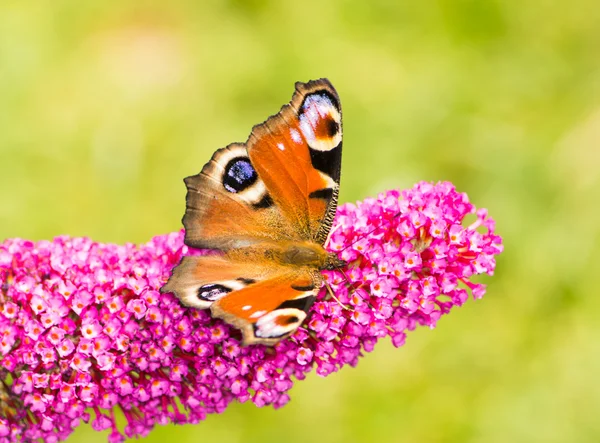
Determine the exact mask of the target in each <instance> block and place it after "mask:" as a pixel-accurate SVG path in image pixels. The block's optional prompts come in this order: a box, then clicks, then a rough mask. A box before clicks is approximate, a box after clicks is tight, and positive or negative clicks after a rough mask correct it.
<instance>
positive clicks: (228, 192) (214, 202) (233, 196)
mask: <svg viewBox="0 0 600 443" xmlns="http://www.w3.org/2000/svg"><path fill="white" fill-rule="evenodd" d="M185 184H186V186H187V189H188V192H187V197H186V210H185V215H184V217H183V225H184V227H185V244H187V245H188V246H192V247H194V248H198V249H221V250H229V249H233V248H240V247H246V246H250V245H252V244H256V243H261V242H262V243H264V242H269V241H276V240H281V239H290V240H291V239H295V238H296V233H295V230H294V229H293V228H292V227H291V225H290V222H289V221H288V220H287V219H286V218H284V217H283V216H282V214H281V211H280V210H279V209H278V208H277V207H276V206H274V205H273V201H272V199H271V197H270V194H269V193H268V192H267V189H266V188H265V184H264V182H263V181H262V180H261V178H260V177H259V176H258V175H257V173H256V171H255V170H254V168H253V166H252V164H251V163H250V159H249V158H248V152H247V150H246V146H245V145H244V144H240V143H234V144H232V145H229V146H227V147H226V148H223V149H219V150H218V151H217V152H215V153H214V155H213V156H212V158H211V159H210V161H209V162H208V163H207V164H206V165H204V167H203V168H202V171H201V172H200V173H199V174H197V175H194V176H192V177H187V178H186V179H185Z"/></svg>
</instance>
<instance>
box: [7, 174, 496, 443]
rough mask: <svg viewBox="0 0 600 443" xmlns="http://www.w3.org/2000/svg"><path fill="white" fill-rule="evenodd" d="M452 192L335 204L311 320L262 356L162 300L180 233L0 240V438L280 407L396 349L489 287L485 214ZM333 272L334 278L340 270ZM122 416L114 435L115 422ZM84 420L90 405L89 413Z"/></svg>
mask: <svg viewBox="0 0 600 443" xmlns="http://www.w3.org/2000/svg"><path fill="white" fill-rule="evenodd" d="M475 212H476V209H475V207H474V206H473V205H472V204H471V203H470V202H469V200H468V198H467V196H466V195H465V194H462V193H459V192H457V191H456V190H455V189H454V186H453V185H452V184H450V183H447V182H443V183H438V184H432V183H425V182H421V183H418V184H416V185H415V186H414V187H413V188H412V189H408V190H404V191H398V190H392V191H388V192H384V193H381V194H379V195H378V196H377V198H369V199H366V200H365V201H363V202H358V203H356V204H346V205H342V206H340V207H339V208H338V211H337V215H336V218H335V220H334V223H333V227H332V232H331V236H330V242H329V243H328V245H327V248H328V250H329V251H335V252H336V253H337V254H338V255H339V257H340V258H341V259H344V260H346V261H348V266H347V267H346V268H344V269H343V270H336V271H324V272H323V274H324V276H325V277H326V278H327V282H328V284H329V285H330V286H331V288H332V290H333V292H334V294H335V295H336V298H337V299H338V300H339V301H340V302H341V303H342V304H343V306H341V305H340V302H338V301H337V300H334V299H333V298H331V299H330V296H329V294H328V292H327V291H326V290H325V289H324V288H323V289H322V290H321V291H320V293H319V294H318V296H317V300H316V302H315V303H314V304H313V305H312V307H311V308H310V311H309V318H308V320H306V321H305V322H304V324H303V325H302V326H301V327H300V328H299V329H298V330H297V331H296V333H294V334H293V335H292V336H291V337H289V338H287V339H285V340H282V341H281V342H279V343H278V344H277V345H275V346H274V347H273V348H266V347H265V346H258V345H254V346H241V344H240V341H239V338H240V332H239V331H238V330H236V329H235V328H233V327H230V326H229V325H227V324H225V323H223V322H222V321H221V320H216V319H213V318H212V317H211V315H210V311H208V310H198V309H194V308H188V307H185V306H183V305H182V304H181V303H180V302H179V300H177V299H176V298H175V297H174V296H172V295H171V294H160V293H159V289H160V287H161V286H162V285H163V284H164V283H165V282H166V280H167V278H168V276H169V274H170V273H171V271H172V269H173V267H174V266H175V265H176V264H177V263H179V262H180V260H181V258H182V257H183V256H184V255H186V254H197V253H201V252H198V251H191V250H190V248H188V247H187V246H184V245H183V232H175V233H171V234H166V235H161V236H157V237H154V238H153V239H152V240H150V241H149V242H148V243H146V244H142V245H133V244H126V245H114V244H102V243H98V242H94V241H92V240H90V239H87V238H70V237H67V236H61V237H57V238H55V239H54V240H52V241H40V242H32V241H28V240H23V239H8V240H5V241H4V242H3V243H0V354H1V355H0V362H1V365H2V366H1V367H2V370H1V371H0V411H10V414H7V415H6V416H5V415H2V416H0V443H8V442H9V441H11V442H12V441H15V442H25V441H33V440H39V441H45V442H58V441H64V440H65V439H67V438H68V436H69V435H70V434H71V433H72V432H73V430H74V429H75V428H76V427H77V426H79V424H80V423H82V422H87V421H88V420H91V423H92V427H93V428H94V429H95V430H98V431H103V430H104V431H105V432H106V433H107V438H108V441H111V442H121V441H123V440H124V439H125V438H138V437H142V436H145V435H147V434H148V433H149V432H150V431H151V430H152V428H153V427H154V426H156V425H164V424H167V423H170V422H173V423H179V424H182V423H198V422H199V421H202V420H204V419H205V418H206V416H207V413H209V412H216V413H218V412H222V411H224V410H225V409H226V408H227V406H228V405H229V404H230V403H231V402H233V401H238V402H246V401H249V400H252V401H253V402H254V404H255V405H256V406H259V407H262V406H267V405H272V406H273V407H275V408H279V407H282V406H284V405H285V404H286V403H287V402H288V401H289V399H290V397H289V391H290V389H291V388H292V386H293V384H294V381H295V380H302V379H304V378H305V377H306V376H307V374H308V373H309V372H316V373H317V375H319V376H323V377H325V376H327V375H329V374H332V373H334V372H337V371H338V370H340V369H341V368H343V367H345V366H355V365H356V364H358V362H359V361H360V360H361V358H362V357H363V356H364V355H366V354H367V353H369V352H371V351H373V349H374V347H375V345H376V343H377V342H378V341H379V340H380V339H382V338H385V337H390V339H391V341H392V344H393V345H394V346H396V347H400V346H403V345H404V343H405V342H406V339H407V335H410V334H408V333H409V332H410V331H412V330H414V329H415V327H416V326H419V325H421V326H427V327H429V328H433V327H435V325H436V324H437V322H438V321H439V320H440V318H441V317H442V316H443V315H445V314H447V313H449V312H450V311H451V310H452V309H453V308H455V307H457V306H461V305H462V304H463V303H465V302H467V301H468V299H469V298H470V297H472V298H474V299H478V298H481V297H482V296H483V295H484V293H485V289H486V286H485V285H484V284H481V283H475V282H473V281H471V277H472V276H475V275H477V274H488V275H492V274H493V272H494V270H495V267H496V256H497V255H498V254H499V253H500V252H502V249H503V245H502V239H501V238H500V237H499V236H498V235H496V234H495V232H494V229H495V223H494V221H493V219H491V218H490V217H489V215H488V213H487V211H484V210H479V211H477V212H476V214H477V221H476V222H475V223H474V224H472V225H471V226H469V227H468V228H467V227H465V226H464V225H463V220H464V218H465V216H466V215H468V214H472V213H475ZM342 271H343V272H342ZM116 409H119V410H120V411H122V414H123V416H124V420H125V421H126V424H125V426H124V428H121V427H120V426H118V424H117V423H116V422H115V418H114V417H115V410H116ZM86 411H89V412H91V415H92V417H90V414H89V413H88V412H86Z"/></svg>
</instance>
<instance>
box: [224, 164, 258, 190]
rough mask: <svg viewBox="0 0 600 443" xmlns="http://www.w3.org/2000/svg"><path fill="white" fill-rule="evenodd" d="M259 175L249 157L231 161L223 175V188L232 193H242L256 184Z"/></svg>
mask: <svg viewBox="0 0 600 443" xmlns="http://www.w3.org/2000/svg"><path fill="white" fill-rule="evenodd" d="M257 179H258V175H257V174H256V171H255V170H254V168H253V167H252V164H251V163H250V160H249V159H248V158H247V157H236V158H232V159H231V160H229V162H228V163H227V166H225V172H224V174H223V186H224V187H225V189H226V190H227V191H229V192H232V193H237V192H241V191H243V190H245V189H247V188H248V187H250V186H252V185H253V184H254V183H256V180H257Z"/></svg>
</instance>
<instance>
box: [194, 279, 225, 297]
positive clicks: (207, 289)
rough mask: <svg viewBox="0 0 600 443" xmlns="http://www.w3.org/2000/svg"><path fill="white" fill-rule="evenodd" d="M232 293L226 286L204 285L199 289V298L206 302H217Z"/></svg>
mask: <svg viewBox="0 0 600 443" xmlns="http://www.w3.org/2000/svg"><path fill="white" fill-rule="evenodd" d="M229 292H231V289H229V288H228V287H226V286H223V285H219V284H216V283H213V284H208V285H204V286H201V287H199V288H198V294H197V295H198V298H199V299H200V300H204V301H216V300H218V299H220V298H221V297H223V296H225V295H226V294H227V293H229Z"/></svg>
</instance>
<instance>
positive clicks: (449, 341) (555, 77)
mask: <svg viewBox="0 0 600 443" xmlns="http://www.w3.org/2000/svg"><path fill="white" fill-rule="evenodd" d="M599 23H600V5H599V4H598V2H597V0H571V1H569V2H556V1H551V0H539V1H530V2H526V1H522V0H520V1H517V0H507V1H491V0H487V1H476V0H458V1H450V0H445V1H444V0H438V1H432V2H416V1H409V0H405V1H398V2H393V1H381V0H376V1H349V0H337V1H325V0H321V1H316V0H303V1H295V2H288V1H286V2H282V1H275V0H272V1H268V0H253V1H248V2H244V1H241V0H237V1H233V0H232V1H217V0H213V1H206V2H199V1H191V0H190V1H185V0H172V1H169V2H159V1H142V0H135V1H125V2H111V1H109V2H81V1H76V0H52V1H49V0H47V1H42V0H39V1H22V0H21V1H16V0H4V1H3V2H2V4H1V5H0V103H1V105H0V238H4V237H16V236H19V237H25V238H30V239H42V238H51V237H53V236H55V235H58V234H70V235H75V236H76V235H86V236H90V237H92V238H94V239H96V240H98V241H105V242H109V241H110V242H118V243H122V242H126V241H134V242H144V241H146V240H148V239H149V238H150V237H151V236H153V235H156V234H161V233H165V232H170V231H173V230H176V229H179V228H180V219H181V216H182V214H183V210H184V194H185V188H184V185H183V183H182V178H183V177H184V176H187V175H191V174H195V173H197V172H198V171H199V169H200V168H201V167H202V165H203V164H204V163H205V162H206V161H207V160H208V158H209V156H210V155H211V154H212V152H213V151H214V150H215V149H217V148H220V147H222V146H224V145H226V144H227V143H229V142H232V141H244V140H245V139H246V137H247V136H248V134H249V131H250V128H251V127H252V125H254V124H256V123H259V122H261V121H263V120H264V119H265V118H266V117H267V116H268V115H270V114H273V113H274V112H276V111H277V110H278V109H279V107H280V106H281V105H282V104H283V103H285V102H287V101H288V100H289V99H290V97H291V94H292V91H293V84H294V82H295V81H297V80H302V81H306V80H309V79H313V78H318V77H324V76H326V77H328V78H330V79H331V81H332V82H333V84H334V85H335V86H336V88H337V89H338V92H339V94H340V96H341V98H342V103H343V108H344V132H345V133H344V136H345V139H344V140H345V141H344V161H343V173H342V191H341V201H354V200H357V199H362V198H364V197H366V196H369V195H374V194H375V193H377V192H378V191H382V190H384V189H387V188H391V187H409V186H411V185H412V184H413V183H414V182H415V181H418V180H435V181H437V180H450V181H452V182H454V183H455V184H456V186H457V187H458V189H459V190H461V191H465V192H467V193H468V194H469V196H470V198H471V201H473V202H474V203H475V204H476V205H477V206H478V207H487V208H488V209H489V210H490V213H491V215H492V216H493V217H494V218H495V219H496V220H497V222H498V232H499V233H500V234H501V235H502V236H503V238H504V241H505V246H506V251H505V253H504V254H503V255H502V256H501V258H500V259H499V261H498V269H497V273H496V276H494V277H493V278H486V279H483V280H482V281H484V282H486V283H488V284H489V289H488V293H487V295H486V296H485V298H484V299H483V300H481V301H477V302H469V303H467V304H466V305H465V306H464V307H463V308H461V309H459V310H457V311H455V312H454V313H453V314H452V315H451V316H449V317H447V318H444V319H442V320H441V321H440V323H439V326H438V327H437V329H436V330H434V331H431V330H428V329H422V330H418V331H415V332H414V333H412V334H410V335H409V338H408V341H407V344H406V346H405V347H404V348H402V349H393V348H392V346H391V345H390V344H389V343H387V342H386V343H381V344H380V345H379V346H378V349H377V350H376V351H375V352H374V353H373V354H370V355H368V356H367V357H366V358H364V359H363V361H362V362H361V363H360V365H359V366H358V367H357V368H355V369H351V368H345V369H344V370H342V371H341V372H339V373H337V374H334V375H331V376H329V377H327V378H325V379H322V378H320V377H318V376H316V375H315V374H311V375H310V376H309V377H308V379H307V380H306V381H304V382H300V383H297V384H296V385H295V387H294V388H293V390H292V391H291V395H292V402H291V403H290V404H289V405H287V406H286V407H285V408H283V409H281V410H278V411H274V410H273V409H271V408H264V409H258V408H256V407H255V406H253V405H252V404H243V405H240V404H234V405H232V406H231V407H230V408H229V409H228V410H227V411H226V412H225V413H223V414H222V415H219V416H217V415H214V416H209V417H208V419H207V420H206V421H205V422H204V423H202V424H199V425H197V426H192V425H188V426H179V427H175V426H167V427H162V428H157V429H156V430H155V431H154V432H153V433H151V435H150V437H149V438H148V439H147V440H145V441H148V442H163V441H177V442H178V443H184V442H197V441H206V442H210V441H221V442H227V443H229V442H248V441H261V442H282V441H284V442H290V443H291V442H305V441H327V442H366V441H377V442H407V443H412V442H419V443H421V442H425V443H429V442H432V443H438V442H440V443H441V442H469V443H475V442H477V443H479V442H481V443H484V442H485V443H496V442H497V443H504V442H527V443H529V442H561V443H562V442H578V443H579V442H598V441H600V414H599V412H600V387H599V386H600V385H599V384H598V382H597V380H598V376H599V375H600V352H599V351H600V345H599V343H600V324H599V323H600V322H599V321H598V309H599V308H600V300H599V297H598V291H597V289H596V288H597V284H598V283H597V280H598V276H599V275H600V265H599V262H600V261H599V260H598V259H597V258H596V257H595V256H594V253H595V252H594V251H595V250H596V249H597V248H598V246H599V243H600V242H599V235H598V234H599V233H600V228H599V226H600V223H599V222H600V217H599V212H600V211H599V210H598V203H599V202H600V186H599V178H600V27H599ZM104 441H106V434H100V433H95V432H94V431H92V430H91V428H90V427H89V426H82V427H81V428H79V429H78V430H77V432H76V433H75V434H74V435H73V436H72V437H71V438H70V439H69V442H71V443H76V442H86V443H88V442H89V443H91V442H104Z"/></svg>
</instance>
